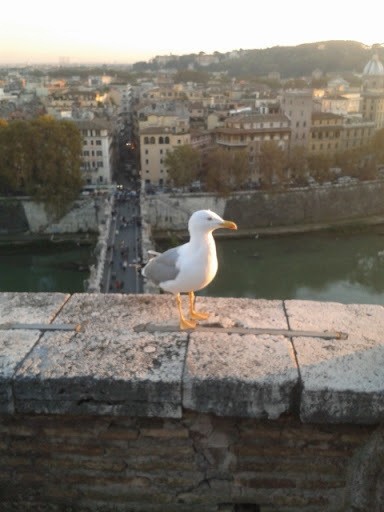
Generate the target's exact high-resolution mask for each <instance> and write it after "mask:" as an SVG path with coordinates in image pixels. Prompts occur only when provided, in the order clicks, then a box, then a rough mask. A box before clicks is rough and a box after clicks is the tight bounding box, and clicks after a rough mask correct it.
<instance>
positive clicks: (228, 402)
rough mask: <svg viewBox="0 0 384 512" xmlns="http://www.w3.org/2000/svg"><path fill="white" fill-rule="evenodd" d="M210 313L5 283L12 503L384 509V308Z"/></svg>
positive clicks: (0, 336)
mask: <svg viewBox="0 0 384 512" xmlns="http://www.w3.org/2000/svg"><path fill="white" fill-rule="evenodd" d="M198 307H199V308H202V309H204V310H208V311H211V312H212V314H211V319H210V320H211V322H213V324H212V326H216V327H217V326H218V325H219V326H220V325H225V326H226V327H227V328H228V329H231V328H234V327H236V326H237V327H242V328H246V329H249V333H247V334H239V333H234V332H232V333H231V332H217V331H212V332H211V331H208V332H204V331H199V329H197V330H195V331H193V332H185V331H178V330H177V329H176V330H174V331H169V332H164V331H161V330H160V328H158V329H155V330H154V331H152V330H149V329H148V324H149V323H156V324H160V326H162V327H164V326H167V325H170V326H173V325H176V324H177V309H176V304H175V301H174V298H173V297H172V296H169V295H150V294H144V295H119V294H108V295H103V294H76V295H72V296H70V295H66V294H61V293H53V294H49V293H46V294H44V293H41V294H32V293H0V324H7V325H3V328H2V329H0V363H1V364H0V413H1V416H0V460H1V465H0V494H1V510H2V512H3V511H4V512H11V511H12V512H15V511H20V512H21V511H22V512H35V511H39V512H51V511H57V512H61V511H71V512H112V511H113V512H116V511H121V512H197V511H198V512H256V511H258V512H272V511H279V512H297V511H303V512H342V511H343V512H368V511H369V512H382V510H383V507H382V506H383V503H384V499H383V498H384V479H383V467H384V464H383V462H384V431H383V426H382V424H383V421H384V387H383V386H384V335H383V333H384V315H383V307H382V306H373V305H342V304H334V303H321V302H311V301H297V300H291V301H266V300H255V299H232V298H227V299H220V298H208V297H199V298H198ZM12 322H23V323H24V324H30V325H29V328H28V325H23V329H14V327H15V326H12V325H11V323H12ZM38 323H43V324H48V326H47V327H51V328H54V326H56V328H57V329H58V330H51V331H49V330H45V329H44V328H43V326H41V325H40V326H39V325H36V324H38ZM205 326H206V327H209V323H208V322H206V323H205ZM64 327H66V328H68V329H69V330H59V329H60V328H61V329H62V328H64ZM75 327H76V328H75ZM252 328H264V329H267V330H270V332H269V333H268V332H264V333H256V332H252V330H251V329H252ZM281 330H283V332H281ZM298 331H300V332H301V333H302V335H300V332H298ZM303 331H305V333H304V332H303ZM326 331H327V332H328V333H329V332H332V333H333V334H332V335H331V336H330V338H329V339H327V338H323V337H321V336H320V335H324V334H325V332H326ZM336 332H343V333H345V334H346V336H347V337H346V339H339V338H338V337H336V334H335V333H336ZM380 425H381V426H380Z"/></svg>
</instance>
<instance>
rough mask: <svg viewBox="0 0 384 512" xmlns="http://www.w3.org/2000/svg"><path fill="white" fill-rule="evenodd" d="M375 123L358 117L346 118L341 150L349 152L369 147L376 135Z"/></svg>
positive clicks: (342, 132)
mask: <svg viewBox="0 0 384 512" xmlns="http://www.w3.org/2000/svg"><path fill="white" fill-rule="evenodd" d="M375 130H376V128H375V123H374V122H373V121H368V120H366V119H363V118H361V117H358V116H346V117H344V119H343V129H342V131H341V139H340V149H341V150H342V151H347V150H350V149H357V148H359V147H363V146H367V145H368V144H369V142H370V141H371V139H372V137H373V135H374V133H375Z"/></svg>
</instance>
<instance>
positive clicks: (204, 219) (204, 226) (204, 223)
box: [188, 210, 237, 234]
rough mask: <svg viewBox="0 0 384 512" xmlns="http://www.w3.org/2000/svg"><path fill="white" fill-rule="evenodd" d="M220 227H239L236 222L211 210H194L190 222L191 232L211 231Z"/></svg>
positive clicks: (189, 228)
mask: <svg viewBox="0 0 384 512" xmlns="http://www.w3.org/2000/svg"><path fill="white" fill-rule="evenodd" d="M219 228H227V229H237V226H236V224H235V223H234V222H232V221H230V220H224V219H222V218H221V217H220V216H219V215H217V213H215V212H212V211H211V210H198V211H197V212H194V213H193V214H192V215H191V217H190V219H189V222H188V230H189V232H190V234H192V233H196V232H200V233H209V232H211V231H214V230H215V229H219Z"/></svg>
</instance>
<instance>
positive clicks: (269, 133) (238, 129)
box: [215, 114, 291, 182]
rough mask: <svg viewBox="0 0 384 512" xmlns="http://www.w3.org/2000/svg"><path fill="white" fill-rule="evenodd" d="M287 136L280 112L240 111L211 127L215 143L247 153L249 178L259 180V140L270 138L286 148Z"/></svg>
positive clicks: (287, 126)
mask: <svg viewBox="0 0 384 512" xmlns="http://www.w3.org/2000/svg"><path fill="white" fill-rule="evenodd" d="M290 137H291V128H290V121H289V119H288V117H287V116H286V115H284V114H243V115H238V116H230V117H228V118H227V119H226V120H225V121H224V123H223V126H219V127H218V128H216V129H215V144H217V145H218V146H220V147H222V148H225V149H227V150H228V151H236V150H239V149H245V150H246V151H247V153H248V161H249V172H250V174H249V180H250V181H253V182H258V181H259V171H258V155H259V152H260V147H261V145H262V143H263V142H266V141H273V142H275V143H276V144H277V145H278V146H279V147H280V148H281V149H282V150H288V148H289V144H290Z"/></svg>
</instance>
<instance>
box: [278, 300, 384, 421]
mask: <svg viewBox="0 0 384 512" xmlns="http://www.w3.org/2000/svg"><path fill="white" fill-rule="evenodd" d="M286 310H287V314H288V318H289V323H290V327H291V328H292V329H304V330H306V329H311V330H316V331H327V330H328V331H330V330H336V331H343V332H346V333H347V334H348V339H347V340H323V339H320V338H296V339H294V346H295V349H296V352H297V359H298V364H299V368H300V375H301V379H302V386H303V389H302V397H301V406H300V416H301V419H302V421H304V422H328V423H342V422H345V423H373V424H374V423H378V422H381V421H383V419H384V308H383V307H382V306H375V305H366V304H359V305H353V304H349V305H345V304H338V303H323V302H312V301H287V302H286Z"/></svg>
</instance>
